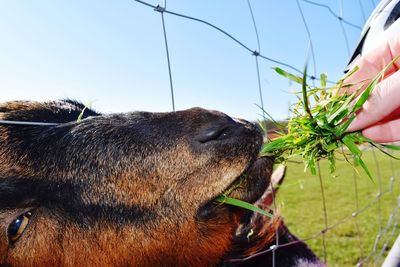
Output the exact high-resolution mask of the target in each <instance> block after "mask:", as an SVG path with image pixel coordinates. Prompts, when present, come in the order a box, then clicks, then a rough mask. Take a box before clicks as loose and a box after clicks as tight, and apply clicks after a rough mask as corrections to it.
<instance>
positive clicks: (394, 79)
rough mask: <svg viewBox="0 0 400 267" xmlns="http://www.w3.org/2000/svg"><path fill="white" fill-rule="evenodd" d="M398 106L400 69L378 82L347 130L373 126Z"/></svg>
mask: <svg viewBox="0 0 400 267" xmlns="http://www.w3.org/2000/svg"><path fill="white" fill-rule="evenodd" d="M398 107H400V71H398V72H396V73H394V74H392V75H391V76H389V77H387V78H386V79H385V80H383V81H381V82H380V83H378V85H377V86H376V88H375V89H374V91H373V92H372V93H371V95H370V97H369V98H368V100H367V101H366V102H365V104H364V105H363V107H362V108H361V110H360V112H359V113H358V114H357V116H356V118H355V119H354V121H353V122H352V123H351V124H350V126H349V128H348V129H347V131H348V132H353V131H357V130H360V129H364V128H366V127H368V126H371V125H373V124H375V123H376V122H379V121H381V120H382V119H384V118H385V117H387V116H388V115H389V114H391V113H392V112H394V111H395V110H396V109H397V108H398ZM399 131H400V130H399Z"/></svg>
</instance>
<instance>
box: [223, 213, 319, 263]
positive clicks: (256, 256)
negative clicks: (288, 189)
mask: <svg viewBox="0 0 400 267" xmlns="http://www.w3.org/2000/svg"><path fill="white" fill-rule="evenodd" d="M261 206H262V205H261ZM249 233H251V234H249ZM277 242H278V244H279V246H277V247H276V244H277ZM233 244H234V245H233V246H232V250H231V251H230V252H229V253H228V254H227V255H226V259H225V261H224V263H223V264H222V266H264V267H265V266H273V262H275V264H274V266H280V267H285V266H298V267H303V266H304V267H306V266H309V267H322V266H326V264H325V263H323V262H322V261H320V259H319V258H318V257H317V256H316V255H315V254H314V253H313V251H312V250H311V249H310V248H309V247H308V246H307V245H306V244H305V243H304V242H303V241H301V240H299V239H298V238H297V237H296V236H295V235H293V234H292V233H291V232H290V231H289V229H288V228H287V227H286V225H285V224H284V222H283V220H282V218H281V217H280V216H278V215H276V216H274V218H273V219H269V218H267V217H265V216H263V215H260V214H257V213H254V214H252V215H251V216H249V218H248V221H247V222H244V223H242V224H241V225H240V226H239V228H238V229H237V231H236V236H235V240H234V242H233ZM285 245H286V246H285Z"/></svg>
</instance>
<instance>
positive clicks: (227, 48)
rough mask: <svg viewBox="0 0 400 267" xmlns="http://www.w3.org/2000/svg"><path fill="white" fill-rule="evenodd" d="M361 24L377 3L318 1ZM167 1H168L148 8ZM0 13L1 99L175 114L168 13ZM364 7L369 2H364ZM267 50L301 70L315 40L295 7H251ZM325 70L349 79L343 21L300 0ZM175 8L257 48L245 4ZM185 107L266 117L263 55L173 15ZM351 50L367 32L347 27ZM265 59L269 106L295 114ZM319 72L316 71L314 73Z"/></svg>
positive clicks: (90, 7) (53, 3)
mask: <svg viewBox="0 0 400 267" xmlns="http://www.w3.org/2000/svg"><path fill="white" fill-rule="evenodd" d="M315 1H316V2H318V3H321V4H325V5H329V6H330V7H331V8H332V10H333V11H334V12H336V13H337V14H340V13H341V8H340V6H341V5H342V7H343V8H342V10H343V17H344V18H345V19H346V20H348V21H350V22H352V23H354V24H357V25H359V26H363V24H364V22H365V21H364V17H363V13H362V10H361V7H362V9H363V11H364V13H365V14H366V16H368V15H369V14H370V13H371V12H372V10H373V8H374V6H375V5H376V4H377V3H378V0H359V1H358V0H315ZM148 2H149V3H151V4H158V3H160V4H162V3H163V1H159V2H158V1H150V0H149V1H148ZM1 3H2V5H1V8H0V32H1V34H2V38H1V39H2V41H1V42H0V92H1V94H0V101H1V102H3V101H8V100H16V99H22V100H40V101H42V100H52V99H60V98H72V99H77V100H80V101H82V102H84V103H86V102H89V101H95V102H94V104H93V105H94V108H95V109H97V110H99V111H101V112H126V111H135V110H146V111H170V110H171V109H172V106H171V97H170V88H169V80H168V69H167V61H166V56H165V48H164V39H163V34H162V26H161V17H160V14H159V13H157V12H154V11H153V10H152V9H150V8H148V7H145V6H143V5H141V4H139V3H137V2H135V1H133V0H129V1H128V0H126V1H125V0H120V1H111V0H96V1H94V0H85V1H65V0H64V1H61V0H37V1H31V0H18V1H14V0H3V1H2V2H1ZM360 3H361V4H360ZM251 4H252V7H253V12H254V15H255V20H256V22H257V26H258V31H259V36H260V43H261V53H262V54H264V55H266V56H268V57H271V58H274V59H276V60H280V61H284V62H286V63H288V64H291V65H293V66H295V67H297V68H299V69H302V68H303V66H304V63H305V60H306V54H307V51H308V44H309V41H308V37H307V33H306V30H305V27H304V25H303V22H302V19H301V16H300V13H299V10H298V7H297V3H296V1H295V0H269V1H266V0H251ZM300 5H301V7H302V9H303V12H304V15H305V18H306V20H307V23H308V24H309V28H310V32H311V35H312V40H313V44H314V49H315V54H316V67H317V71H318V73H320V72H327V73H328V76H329V79H330V80H336V79H338V78H339V77H340V76H341V75H342V71H343V68H344V67H345V66H346V63H347V60H348V58H349V52H348V50H347V48H346V43H345V39H344V37H343V33H342V30H341V28H340V24H339V22H338V20H337V19H336V18H335V17H333V16H331V14H330V13H329V12H328V11H327V10H326V9H323V8H320V7H316V6H313V5H310V4H308V3H306V2H304V1H303V0H300ZM167 8H168V9H169V10H171V11H175V12H179V13H183V14H186V15H190V16H194V17H197V18H201V19H204V20H207V21H208V22H211V23H213V24H215V25H217V26H219V27H221V28H222V29H224V30H226V31H227V32H229V33H230V34H232V35H233V36H235V37H236V38H237V39H239V40H240V41H241V42H243V43H245V44H246V45H247V46H249V47H251V48H252V49H254V50H255V49H256V48H257V42H256V36H255V32H254V28H253V24H252V20H251V16H250V12H249V9H248V5H247V1H245V0H240V1H239V0H236V1H228V0H218V1H215V0H201V1H200V0H197V1H191V0H190V1H189V0H186V1H183V0H169V1H168V2H167ZM165 22H166V28H167V34H168V41H169V48H170V56H171V65H172V75H173V80H174V88H175V101H176V108H177V109H178V110H180V109H186V108H190V107H193V106H201V107H204V108H209V109H217V110H221V111H223V112H225V113H227V114H229V115H232V116H235V117H243V118H246V119H249V120H255V119H257V118H260V115H259V114H260V110H259V109H258V107H257V106H256V105H255V104H256V103H259V101H260V100H259V93H258V85H257V76H256V65H255V58H254V56H252V55H251V53H249V52H248V51H246V50H244V49H243V48H242V47H240V46H239V45H237V44H236V43H234V42H232V41H231V40H230V39H228V38H227V37H226V36H224V35H222V34H221V33H219V32H217V31H215V30H214V29H212V28H210V27H207V26H205V25H203V24H199V23H197V22H193V21H188V20H185V19H182V18H178V17H174V16H171V15H168V14H165ZM345 31H346V34H347V36H348V39H349V44H350V47H351V49H353V48H354V46H355V44H356V42H357V41H358V39H359V35H360V30H358V29H355V28H353V27H349V26H346V25H345ZM276 66H279V65H277V64H275V63H270V62H267V61H265V60H260V74H261V83H262V90H263V95H264V102H265V107H266V109H267V110H268V111H269V112H270V113H271V114H272V115H273V116H274V117H276V118H279V119H281V118H284V117H286V116H287V115H288V111H287V110H288V104H289V103H290V102H291V101H293V99H294V98H293V96H292V95H291V94H290V91H291V90H294V89H293V88H292V87H290V86H289V83H288V82H287V81H286V80H285V79H283V78H282V77H280V76H278V75H277V74H275V73H274V72H273V71H272V70H271V68H272V67H276ZM309 69H310V71H311V72H312V70H313V66H312V65H311V66H310V67H309Z"/></svg>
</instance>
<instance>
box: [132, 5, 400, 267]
mask: <svg viewBox="0 0 400 267" xmlns="http://www.w3.org/2000/svg"><path fill="white" fill-rule="evenodd" d="M135 1H136V2H137V3H138V4H141V5H144V6H147V7H148V8H150V9H153V10H154V11H156V12H159V13H160V14H161V17H162V29H163V34H164V40H165V48H166V60H167V65H168V73H169V81H170V90H171V98H172V109H173V110H175V104H174V93H173V92H174V88H173V81H172V75H171V69H173V67H172V66H171V61H170V53H169V51H168V40H167V33H168V32H167V30H166V23H165V20H164V14H168V15H171V16H176V17H179V18H182V19H184V20H191V21H195V22H198V23H201V24H204V25H205V26H206V27H210V28H212V29H214V30H216V31H218V32H219V33H221V34H222V35H224V36H225V37H228V38H229V39H230V40H231V41H232V42H234V43H236V44H237V45H239V46H240V47H242V48H243V49H244V50H247V51H248V52H249V55H251V56H254V57H255V74H256V75H255V76H256V78H257V85H258V88H257V89H258V94H259V105H260V106H261V108H262V109H263V110H264V109H265V104H264V100H263V88H262V83H261V77H260V67H259V64H260V60H266V61H268V62H271V63H274V64H277V65H279V66H281V67H284V68H288V69H290V70H292V71H295V72H297V73H299V74H300V73H302V71H301V70H300V68H299V67H296V66H293V65H291V64H289V63H287V62H284V61H282V60H279V59H276V58H272V57H270V56H268V55H267V54H265V53H264V52H262V51H261V44H260V37H259V32H258V25H257V18H256V17H255V15H254V12H253V7H252V3H251V1H250V0H247V6H248V15H249V16H250V18H251V21H252V23H253V29H254V33H255V40H256V44H257V46H256V48H255V49H252V48H250V46H248V45H246V44H245V43H244V42H243V41H240V40H239V39H238V38H236V37H234V36H233V35H232V34H230V33H228V32H227V31H225V30H223V29H222V28H220V27H218V26H217V25H214V24H212V23H210V22H208V21H205V20H203V19H200V18H196V17H192V16H188V15H185V14H181V13H178V12H174V11H172V10H169V9H167V6H166V1H164V2H163V5H153V4H150V3H148V2H146V1H142V0H135ZM296 3H297V8H298V12H299V13H300V15H301V18H302V22H303V25H304V28H305V30H306V33H307V36H308V40H309V51H310V57H311V62H312V67H313V72H312V75H309V76H308V78H309V79H311V80H312V82H313V83H314V82H315V80H318V78H317V72H318V67H317V64H316V54H315V49H314V42H313V35H312V32H311V31H310V28H309V26H308V20H307V17H306V16H305V14H304V12H303V5H313V6H315V7H317V8H320V9H323V10H324V11H326V12H328V14H330V16H332V17H333V18H335V19H336V20H337V23H338V24H339V26H340V29H341V32H342V35H343V40H344V46H345V48H346V51H347V53H348V55H349V56H350V53H351V44H350V41H349V38H348V33H347V31H348V27H350V28H353V29H356V30H358V31H360V32H361V29H362V27H361V26H360V25H356V24H355V23H352V22H351V21H349V20H347V19H346V18H345V17H344V8H343V1H342V0H339V13H336V12H334V10H333V8H331V7H330V6H329V5H327V4H323V3H319V2H317V1H311V0H296ZM358 3H359V10H360V12H361V14H362V17H363V20H364V23H365V21H366V17H367V14H366V13H365V8H364V4H365V3H363V2H362V1H360V0H359V1H358ZM371 5H372V6H375V5H376V3H375V1H374V0H371ZM329 83H333V82H332V81H329ZM264 120H265V117H264ZM369 150H371V151H372V153H373V158H374V162H375V168H376V177H377V182H378V192H377V193H376V195H375V196H374V197H373V198H372V199H371V200H370V202H369V203H367V204H364V205H361V203H360V192H359V186H358V183H357V176H358V174H356V171H355V170H354V171H353V181H354V184H353V186H354V190H353V191H354V196H355V197H354V210H353V212H351V213H350V214H349V215H348V216H346V217H344V218H339V219H337V218H331V217H330V216H329V214H328V210H327V207H326V198H327V196H326V193H325V190H324V188H325V186H324V179H323V177H322V174H321V169H320V168H321V167H320V166H319V165H318V182H319V185H320V187H319V188H320V192H321V203H322V214H323V225H324V227H323V228H322V229H319V230H317V231H316V232H315V233H314V234H312V235H311V236H309V237H302V238H301V240H299V241H293V242H290V243H285V244H280V243H279V240H278V239H276V240H275V244H274V245H273V246H271V248H270V249H268V250H265V251H261V252H259V253H257V254H255V255H252V256H250V257H248V258H244V259H236V260H232V262H233V263H235V262H246V261H247V260H250V259H251V258H254V257H257V256H259V255H260V254H264V253H271V252H272V254H273V257H272V258H273V260H272V262H271V265H272V266H275V260H274V259H275V254H274V253H275V251H276V249H278V248H283V247H287V246H291V245H294V244H296V243H298V242H302V241H305V242H308V241H311V240H316V239H321V240H322V255H319V256H320V257H321V258H322V259H323V260H324V262H326V263H329V264H332V262H328V261H327V259H328V250H327V246H328V245H329V244H327V237H326V236H327V234H328V233H330V232H332V231H334V230H335V229H337V227H339V226H340V225H343V224H350V223H354V227H355V229H356V230H355V231H356V235H357V239H358V246H359V254H358V255H354V257H355V259H356V261H357V263H356V265H357V266H367V265H379V264H381V263H382V260H383V259H384V256H385V255H386V254H385V253H386V252H387V250H388V248H389V247H390V245H391V244H393V242H394V239H395V237H396V235H397V234H398V232H399V231H398V226H399V209H400V198H399V196H398V195H397V194H398V193H399V191H398V190H395V188H396V187H399V186H400V179H399V178H398V172H399V171H400V170H399V168H398V167H396V165H398V164H395V163H393V162H392V161H391V167H390V168H391V173H392V175H391V177H390V178H388V177H382V174H381V170H380V162H379V160H378V158H377V156H376V152H375V151H374V150H373V148H372V149H371V148H369ZM383 179H390V182H389V185H388V187H387V188H384V187H383V185H382V180H383ZM387 195H388V196H389V197H390V198H391V206H392V207H391V208H392V212H391V213H390V214H389V215H388V217H387V218H385V217H384V215H383V214H382V205H383V204H382V203H381V199H382V198H383V197H385V196H387ZM349 205H350V203H349ZM374 208H376V209H377V210H376V220H375V221H374V222H375V223H378V225H379V228H378V231H377V233H376V234H375V235H376V237H375V241H374V244H372V247H371V248H370V249H369V251H365V250H364V248H363V247H364V246H363V244H362V240H361V235H362V232H363V231H362V227H361V226H360V219H359V218H360V216H361V215H362V214H364V213H366V212H368V211H370V210H371V209H374ZM273 209H274V210H275V211H276V210H277V203H276V202H275V201H274V202H273ZM385 220H386V223H385ZM368 234H372V233H368ZM277 236H278V235H277Z"/></svg>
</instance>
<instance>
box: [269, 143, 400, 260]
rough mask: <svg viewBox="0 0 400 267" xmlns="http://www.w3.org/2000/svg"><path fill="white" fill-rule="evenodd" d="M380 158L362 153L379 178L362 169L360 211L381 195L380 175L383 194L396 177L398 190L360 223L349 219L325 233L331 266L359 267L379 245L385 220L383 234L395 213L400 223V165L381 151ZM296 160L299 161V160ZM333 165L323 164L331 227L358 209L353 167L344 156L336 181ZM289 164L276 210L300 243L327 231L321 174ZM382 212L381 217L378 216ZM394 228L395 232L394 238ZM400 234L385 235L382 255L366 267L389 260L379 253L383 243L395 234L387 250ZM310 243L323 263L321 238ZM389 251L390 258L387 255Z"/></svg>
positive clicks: (363, 215)
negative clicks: (372, 176) (305, 170)
mask: <svg viewBox="0 0 400 267" xmlns="http://www.w3.org/2000/svg"><path fill="white" fill-rule="evenodd" d="M398 155H399V154H397V156H398ZM375 156H376V158H377V162H378V164H376V161H375V159H374V152H373V151H371V150H367V151H365V152H364V154H363V159H364V161H365V163H366V164H367V166H368V168H369V169H370V171H371V173H372V174H373V175H374V177H375V179H374V181H373V182H372V181H371V180H370V179H369V178H368V177H367V176H366V175H365V174H364V173H363V170H362V168H358V171H359V173H360V174H361V176H357V177H356V182H357V187H358V198H359V209H362V208H364V207H366V206H367V205H368V204H370V203H371V202H372V201H374V199H375V197H376V196H377V194H378V192H379V179H378V176H377V173H378V172H380V173H381V177H382V185H381V186H382V191H388V190H389V189H390V184H391V177H392V176H393V175H394V179H395V180H394V183H393V185H394V186H393V192H392V193H389V192H387V193H384V194H383V195H382V197H381V198H380V203H379V202H376V203H374V204H373V205H371V206H370V207H369V208H368V209H366V210H365V211H364V212H362V213H360V214H359V215H358V216H356V217H355V218H356V219H355V218H350V219H348V220H347V221H346V222H345V223H343V224H340V225H338V226H336V227H334V228H333V229H332V230H330V231H328V232H327V233H326V235H325V240H326V241H325V243H326V251H327V262H328V265H329V266H356V265H357V262H358V261H359V259H360V257H363V258H365V257H366V256H368V255H369V254H370V253H371V252H372V251H373V247H374V242H375V239H376V236H377V234H378V233H379V228H380V223H379V222H380V220H381V223H382V228H383V230H384V229H385V228H386V226H387V224H388V220H389V216H390V214H394V215H395V216H394V218H393V224H396V222H397V221H398V219H399V215H400V214H399V209H398V208H397V209H395V212H393V207H397V205H398V200H397V198H398V197H399V196H400V161H397V160H391V159H390V158H389V157H388V156H386V155H384V154H383V153H381V152H379V151H377V150H376V151H375ZM296 160H298V161H300V159H296ZM328 164H329V163H328V162H327V161H325V160H322V161H321V162H320V166H321V173H322V181H323V184H324V191H325V196H326V209H327V215H328V226H331V225H333V224H335V223H337V222H340V221H342V220H343V219H344V218H347V217H349V216H351V214H352V213H353V212H355V211H356V210H357V207H356V200H355V199H356V197H355V196H356V194H355V182H354V178H353V168H352V167H351V166H350V165H349V163H347V162H346V161H345V160H344V158H341V159H338V160H337V162H336V167H337V170H336V173H335V176H336V177H332V176H331V175H330V174H329V165H328ZM287 166H288V168H287V174H286V178H285V181H284V182H283V184H282V185H281V187H280V189H279V192H278V194H277V206H278V209H279V210H280V213H281V214H282V215H283V218H284V221H285V223H286V224H287V225H288V227H289V229H290V230H291V231H292V233H294V234H295V235H297V236H298V237H299V238H300V239H305V238H308V237H310V236H313V235H314V234H316V233H318V232H319V231H321V230H322V229H324V228H325V226H324V214H323V202H322V195H321V189H320V182H319V178H318V176H313V175H311V174H310V172H309V171H307V172H306V173H305V172H304V171H303V169H304V164H303V163H301V164H298V163H288V164H287ZM377 166H378V168H377ZM392 166H393V168H392ZM380 213H381V216H379V214H380ZM356 222H357V223H358V226H359V232H358V231H357V224H356ZM392 230H393V234H392V235H390V234H391V231H392ZM358 233H359V234H358ZM399 234H400V227H399V226H398V225H397V227H395V228H393V227H391V228H390V229H389V231H388V233H385V232H383V234H382V237H381V241H380V242H379V245H378V253H377V254H374V255H373V257H371V259H370V261H369V262H368V263H367V264H365V265H364V266H381V263H382V261H383V260H384V257H381V259H380V258H379V256H378V255H379V252H380V251H381V248H382V245H383V244H384V242H385V240H386V239H387V238H389V237H390V236H391V238H390V241H389V242H388V243H389V248H388V249H390V247H391V246H392V245H393V242H394V240H395V239H396V237H397V236H398V235H399ZM306 243H307V244H308V245H309V246H310V247H311V248H312V249H313V250H314V252H316V254H317V255H318V256H319V257H320V258H321V259H323V258H324V253H323V243H322V237H317V238H315V239H312V240H310V241H307V242H306ZM388 249H387V250H388ZM387 250H386V252H385V254H387ZM377 256H378V257H377Z"/></svg>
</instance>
